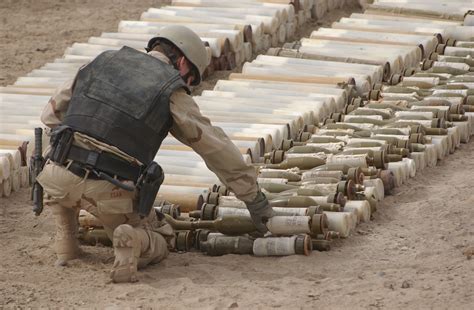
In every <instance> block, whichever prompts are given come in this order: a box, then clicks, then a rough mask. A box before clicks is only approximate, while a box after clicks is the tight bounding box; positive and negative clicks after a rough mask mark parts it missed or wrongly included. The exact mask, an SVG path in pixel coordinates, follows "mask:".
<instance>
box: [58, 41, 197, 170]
mask: <svg viewBox="0 0 474 310" xmlns="http://www.w3.org/2000/svg"><path fill="white" fill-rule="evenodd" d="M179 88H184V89H186V91H187V92H189V89H188V88H187V86H186V84H185V83H184V81H183V80H182V79H181V77H180V75H179V72H178V71H177V70H175V69H174V68H173V67H172V66H171V65H168V64H166V63H164V62H162V61H160V60H159V59H157V58H155V57H153V56H150V55H147V54H144V53H141V52H139V51H137V50H134V49H132V48H129V47H123V48H122V49H120V50H119V51H106V52H103V53H102V54H100V55H99V56H97V57H96V58H95V59H94V61H92V62H91V63H90V64H89V65H87V66H86V67H84V68H83V69H81V70H80V71H79V73H78V76H77V80H76V85H75V87H74V91H73V93H72V98H71V102H70V104H69V108H68V110H67V113H66V116H65V118H64V121H63V125H66V126H69V127H71V128H72V129H73V130H75V131H78V132H81V133H84V134H86V135H89V136H91V137H93V138H95V139H97V140H99V141H101V142H104V143H106V144H109V145H113V146H115V147H117V148H119V149H120V150H121V151H123V152H125V153H127V154H128V155H130V156H133V157H134V158H136V159H138V160H139V161H141V162H142V163H144V164H145V165H147V164H149V163H150V162H152V161H153V158H154V157H155V155H156V152H157V151H158V149H159V148H160V145H161V143H162V142H163V139H164V138H165V137H166V135H167V134H168V131H169V130H170V128H171V125H172V118H171V113H170V107H169V99H170V96H171V94H172V93H173V92H174V91H175V90H177V89H179Z"/></svg>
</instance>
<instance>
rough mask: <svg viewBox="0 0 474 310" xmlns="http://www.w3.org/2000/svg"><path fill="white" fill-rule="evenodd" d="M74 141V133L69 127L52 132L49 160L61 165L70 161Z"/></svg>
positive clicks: (61, 127) (62, 127)
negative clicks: (70, 151)
mask: <svg viewBox="0 0 474 310" xmlns="http://www.w3.org/2000/svg"><path fill="white" fill-rule="evenodd" d="M73 140H74V131H73V130H72V129H71V128H70V127H68V126H59V127H56V128H55V129H53V130H52V132H51V140H50V143H51V152H50V153H49V158H50V159H51V160H52V161H54V162H56V163H58V164H61V165H64V163H65V162H66V160H67V159H68V154H69V150H70V149H71V146H72V142H73Z"/></svg>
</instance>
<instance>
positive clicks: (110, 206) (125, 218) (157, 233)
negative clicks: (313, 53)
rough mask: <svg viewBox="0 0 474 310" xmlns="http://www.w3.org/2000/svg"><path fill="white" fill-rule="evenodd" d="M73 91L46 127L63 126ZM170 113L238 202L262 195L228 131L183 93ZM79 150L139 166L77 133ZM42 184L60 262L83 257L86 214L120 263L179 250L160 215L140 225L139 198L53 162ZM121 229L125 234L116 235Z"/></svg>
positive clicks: (51, 107) (179, 132) (58, 98)
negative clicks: (124, 257)
mask: <svg viewBox="0 0 474 310" xmlns="http://www.w3.org/2000/svg"><path fill="white" fill-rule="evenodd" d="M150 55H152V56H154V57H157V58H158V59H160V60H162V61H165V62H167V63H169V60H168V58H166V57H165V56H164V54H162V53H159V52H156V51H153V52H151V53H150ZM73 89H74V81H70V82H68V83H66V84H65V85H64V86H63V87H62V88H60V89H58V90H57V91H56V93H55V94H54V95H53V96H52V98H51V99H50V101H49V103H48V104H47V106H46V107H45V109H44V111H43V113H42V115H41V120H42V122H43V123H44V124H45V125H46V126H48V127H51V128H54V127H56V126H58V125H59V124H61V120H62V119H63V118H64V116H65V114H66V112H67V109H68V106H69V102H70V100H71V96H72V92H73ZM170 111H171V115H172V118H173V125H172V128H171V130H170V132H171V134H172V135H173V136H174V137H175V138H176V139H178V140H179V141H181V142H182V143H184V144H186V145H188V146H190V147H191V148H192V149H193V150H194V151H196V152H197V153H198V154H199V155H201V157H202V158H203V159H204V161H205V162H206V165H207V166H208V167H209V169H210V170H212V171H213V172H214V173H216V175H217V176H218V177H219V179H220V180H221V182H222V183H224V184H225V185H226V186H227V187H228V188H229V189H230V190H232V191H233V192H234V193H235V194H236V196H237V197H238V198H240V199H241V200H243V201H246V202H250V201H252V200H253V199H254V198H255V197H256V195H257V190H258V188H257V183H256V173H255V170H254V168H252V167H251V166H248V165H247V164H246V163H245V162H244V161H243V158H242V155H241V154H240V152H239V150H238V149H237V147H236V146H235V145H234V144H233V143H232V142H231V141H230V139H229V138H228V137H227V136H226V135H225V133H224V132H223V131H222V129H221V128H218V127H214V126H212V125H211V123H210V121H209V119H208V118H206V117H204V116H203V115H202V114H201V112H200V110H199V107H198V106H197V104H196V103H195V102H194V100H193V99H192V97H191V96H189V95H188V94H187V93H186V92H185V91H184V90H183V89H180V90H177V91H176V92H174V93H173V94H172V95H171V98H170ZM74 144H76V145H78V146H80V147H82V148H86V149H91V150H96V151H106V152H110V153H113V154H115V155H117V156H120V157H121V158H123V159H125V160H128V161H130V162H133V161H136V160H135V159H134V158H131V157H130V156H128V155H127V154H125V153H123V152H121V151H120V150H118V149H117V148H115V147H113V146H110V145H107V144H104V143H101V142H99V141H97V140H95V139H93V138H91V137H88V136H86V135H83V134H80V133H75V139H74ZM38 181H39V182H40V183H41V185H42V186H43V187H44V190H45V192H46V194H47V201H46V203H47V205H49V206H51V208H52V210H53V213H54V216H55V220H56V227H57V234H56V241H55V250H56V253H57V255H58V259H59V261H60V262H61V261H67V260H69V259H72V258H75V257H77V255H78V251H79V247H78V244H77V240H76V231H77V216H78V213H79V210H80V209H85V210H87V211H88V212H90V213H91V214H93V215H95V216H96V217H98V218H99V219H100V220H101V222H102V223H103V224H104V227H105V229H106V231H107V233H108V235H109V237H111V238H112V239H113V243H114V248H115V254H116V257H117V255H118V254H120V253H119V251H120V248H121V247H127V244H128V245H130V244H134V252H135V253H134V259H136V260H137V261H138V265H139V267H143V266H145V265H146V264H148V263H150V262H158V261H161V260H162V259H164V258H165V257H166V256H167V255H168V251H169V249H171V248H172V247H173V246H174V245H173V243H174V242H173V238H174V234H173V230H172V228H171V227H170V226H169V225H168V224H165V223H161V222H160V221H158V219H157V218H156V216H155V214H154V212H151V213H150V216H149V217H148V218H145V219H140V217H139V216H138V214H137V213H136V212H134V211H133V205H134V203H135V202H136V197H134V194H133V193H131V192H127V191H125V190H123V189H120V188H117V187H116V186H114V185H113V184H111V183H109V182H107V181H104V180H93V179H87V178H81V177H78V176H77V175H75V174H73V173H72V172H70V171H69V170H67V169H66V168H65V167H63V166H60V165H57V164H55V163H53V162H49V163H47V164H46V165H45V167H44V169H43V172H42V173H41V174H40V176H39V178H38ZM122 224H127V225H122ZM117 227H119V228H118V229H116V228H117ZM116 264H117V259H116Z"/></svg>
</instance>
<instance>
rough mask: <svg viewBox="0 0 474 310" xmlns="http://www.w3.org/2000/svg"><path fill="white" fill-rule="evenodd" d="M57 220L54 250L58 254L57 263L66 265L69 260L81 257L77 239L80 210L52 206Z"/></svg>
mask: <svg viewBox="0 0 474 310" xmlns="http://www.w3.org/2000/svg"><path fill="white" fill-rule="evenodd" d="M51 208H52V211H53V215H54V219H55V222H56V237H55V243H54V250H55V252H56V255H57V258H58V259H57V261H56V265H58V266H65V265H66V264H67V261H69V260H72V259H75V258H77V257H79V254H80V253H81V251H80V248H79V242H78V240H77V229H78V212H77V211H78V210H75V209H73V208H66V207H63V206H61V205H58V204H56V205H53V206H51Z"/></svg>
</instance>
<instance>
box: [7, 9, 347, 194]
mask: <svg viewBox="0 0 474 310" xmlns="http://www.w3.org/2000/svg"><path fill="white" fill-rule="evenodd" d="M352 1H353V0H338V1H330V2H329V4H330V5H328V2H327V1H314V0H265V1H263V0H245V1H237V2H236V1H228V0H227V1H220V0H219V1H216V0H186V1H184V0H181V1H178V0H176V1H172V3H171V5H169V6H164V7H161V8H159V9H156V8H151V9H149V10H148V11H147V12H144V13H143V14H142V16H141V19H140V21H122V22H120V24H119V26H118V31H117V32H107V33H102V34H101V36H100V37H91V38H90V39H89V40H88V42H87V43H74V44H73V45H72V46H71V47H69V48H67V49H66V51H65V53H64V56H63V57H61V58H58V59H55V60H54V62H52V63H48V64H46V65H44V66H42V67H41V68H39V69H37V70H33V71H32V72H30V73H29V74H28V75H27V76H25V77H20V78H18V80H17V81H16V82H15V83H14V84H13V85H9V86H6V87H0V114H1V115H2V118H1V123H0V198H1V197H2V196H9V195H10V193H11V191H12V190H14V191H16V190H18V189H19V187H20V186H28V183H29V182H28V179H29V176H28V174H29V173H28V168H27V160H26V158H29V156H30V155H31V148H30V149H29V150H27V144H28V142H30V141H32V139H33V136H34V135H33V128H35V127H38V126H41V125H42V124H41V122H40V120H39V115H40V113H41V111H42V109H43V108H44V106H45V105H46V104H47V102H48V100H49V98H50V96H51V95H52V94H53V92H54V90H55V89H56V88H57V87H58V86H61V85H62V84H63V83H64V82H66V81H68V80H70V79H72V78H73V77H74V76H75V74H76V72H77V70H78V69H79V68H80V67H82V66H83V65H85V64H86V63H88V62H90V61H91V60H92V59H93V58H94V57H95V56H97V55H98V54H99V53H101V52H103V51H106V50H118V49H120V48H121V47H122V46H124V45H127V46H130V47H132V48H136V49H138V50H141V51H145V50H144V47H145V46H146V43H147V41H148V39H150V38H151V37H153V36H154V35H155V34H156V33H157V31H159V29H161V28H162V27H164V26H167V25H171V24H180V25H184V26H188V27H190V28H191V29H193V30H194V31H195V32H196V33H197V34H198V35H199V36H200V37H201V39H202V40H203V41H204V42H205V44H206V45H207V46H208V54H209V66H208V69H207V71H206V74H210V73H212V72H213V71H215V70H228V69H233V68H235V67H236V66H238V65H241V64H242V63H243V62H244V61H246V60H250V59H251V58H252V57H253V55H254V53H259V52H262V51H264V50H267V49H268V48H269V47H271V46H276V45H278V44H280V43H283V42H286V41H288V40H290V39H291V38H292V37H293V35H294V34H295V32H296V31H297V30H298V29H299V28H300V27H301V26H302V25H304V23H305V22H306V21H307V20H308V19H310V18H311V17H314V18H321V17H322V16H323V15H324V14H326V12H327V11H328V9H335V8H336V7H341V6H343V5H345V4H346V2H352ZM203 17H205V18H203ZM223 119H224V120H225V118H223ZM236 139H237V138H236ZM239 140H240V139H239ZM46 142H47V141H46V140H45V141H44V144H45V145H46V144H47V143H46ZM236 143H237V144H238V145H239V147H240V148H241V150H242V152H243V153H247V152H248V150H249V146H251V145H252V143H249V142H248V141H245V140H242V141H240V142H236ZM165 144H168V145H169V146H168V147H164V148H165V149H166V148H168V149H173V148H174V149H178V150H179V149H180V148H182V146H176V145H175V144H177V143H176V141H174V140H173V139H168V140H167V141H166V142H165ZM253 151H254V152H255V151H256V150H255V149H253ZM172 152H173V150H170V152H168V153H166V150H163V152H160V156H161V155H162V156H165V154H170V153H172ZM7 153H8V154H10V155H7ZM181 153H182V152H181ZM2 154H3V155H2ZM195 156H197V155H194V154H189V155H187V156H186V157H187V158H189V159H191V158H194V157H195ZM20 158H21V159H20ZM163 160H164V159H163ZM189 162H191V163H193V162H194V161H193V160H189ZM175 163H176V166H177V168H179V169H181V170H179V169H178V170H179V171H182V170H183V169H185V167H188V166H187V165H186V164H185V163H181V162H175ZM192 167H194V166H192ZM169 179H170V180H171V179H172V176H170V178H169ZM199 181H200V182H204V183H205V184H210V183H213V182H216V181H217V180H216V178H215V176H213V175H211V176H210V177H209V178H207V179H204V180H203V179H201V180H199ZM176 182H177V183H179V184H189V183H194V179H193V178H192V177H191V178H190V179H188V180H184V179H179V180H176ZM188 194H190V195H192V194H193V193H188Z"/></svg>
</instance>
